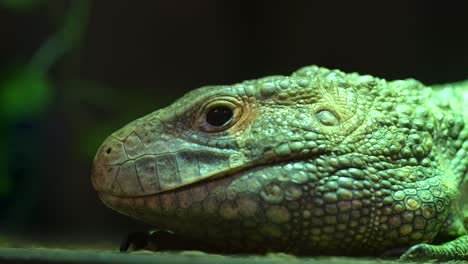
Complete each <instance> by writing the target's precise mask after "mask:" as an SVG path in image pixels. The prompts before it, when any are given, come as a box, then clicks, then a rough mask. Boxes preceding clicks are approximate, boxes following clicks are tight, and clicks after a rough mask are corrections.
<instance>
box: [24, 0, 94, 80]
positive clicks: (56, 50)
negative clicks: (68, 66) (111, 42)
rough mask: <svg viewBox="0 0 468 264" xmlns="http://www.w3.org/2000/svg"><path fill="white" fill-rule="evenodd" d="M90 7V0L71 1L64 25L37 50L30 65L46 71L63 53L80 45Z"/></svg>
mask: <svg viewBox="0 0 468 264" xmlns="http://www.w3.org/2000/svg"><path fill="white" fill-rule="evenodd" d="M89 9H90V1H89V0H74V1H71V6H70V8H69V12H68V15H67V16H66V19H65V22H64V26H63V27H62V29H60V30H59V31H58V32H57V33H56V34H55V35H53V36H51V37H50V38H49V39H48V40H47V41H46V42H45V43H44V44H43V45H42V46H41V47H40V48H39V49H38V50H37V52H36V53H35V55H34V56H33V58H32V59H31V62H30V65H31V66H32V67H34V68H36V69H37V70H39V71H42V72H43V73H46V72H47V71H49V69H50V68H51V67H52V65H53V64H54V63H55V62H56V61H57V60H58V59H59V58H60V57H61V56H62V55H63V54H65V53H66V52H67V51H69V50H71V49H73V48H75V47H76V46H77V45H79V44H80V42H81V39H82V37H83V34H84V31H85V28H86V26H87V21H88V16H89Z"/></svg>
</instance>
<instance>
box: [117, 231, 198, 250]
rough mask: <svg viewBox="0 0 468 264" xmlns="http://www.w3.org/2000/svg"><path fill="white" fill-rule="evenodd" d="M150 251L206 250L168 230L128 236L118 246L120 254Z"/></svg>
mask: <svg viewBox="0 0 468 264" xmlns="http://www.w3.org/2000/svg"><path fill="white" fill-rule="evenodd" d="M137 250H150V251H173V250H202V251H203V250H206V247H205V246H204V245H203V244H202V243H200V242H198V241H194V240H190V239H185V238H182V237H179V236H178V235H176V234H175V233H173V232H171V231H169V230H152V231H149V232H135V233H131V234H129V235H128V236H127V237H126V238H125V239H124V240H123V241H122V243H121V245H120V252H127V251H137Z"/></svg>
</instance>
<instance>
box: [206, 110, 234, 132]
mask: <svg viewBox="0 0 468 264" xmlns="http://www.w3.org/2000/svg"><path fill="white" fill-rule="evenodd" d="M232 115H233V113H232V110H231V109H230V108H228V107H226V106H218V107H213V108H211V109H210V110H209V111H208V113H206V122H208V124H210V125H212V126H216V127H219V126H223V125H225V124H226V123H228V122H229V121H231V118H232Z"/></svg>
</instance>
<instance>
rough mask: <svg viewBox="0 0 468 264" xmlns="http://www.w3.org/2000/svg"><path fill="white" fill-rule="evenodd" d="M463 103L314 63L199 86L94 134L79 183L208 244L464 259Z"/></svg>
mask: <svg viewBox="0 0 468 264" xmlns="http://www.w3.org/2000/svg"><path fill="white" fill-rule="evenodd" d="M467 101H468V83H467V82H465V83H459V84H451V85H443V86H438V87H433V88H431V87H426V86H424V85H422V84H421V83H419V82H417V81H415V80H412V79H408V80H399V81H392V82H387V81H385V80H383V79H378V78H374V77H372V76H368V75H366V76H361V75H358V74H355V73H353V74H345V73H343V72H341V71H338V70H328V69H325V68H320V67H317V66H309V67H304V68H302V69H299V70H298V71H297V72H295V73H293V74H292V75H291V76H270V77H265V78H261V79H258V80H250V81H245V82H243V83H240V84H235V85H231V86H209V87H202V88H199V89H197V90H194V91H192V92H190V93H188V94H186V95H185V96H184V97H182V98H181V99H179V100H178V101H176V102H175V103H174V104H172V105H170V106H169V107H167V108H164V109H161V110H158V111H156V112H154V113H151V114H149V115H147V116H145V117H143V118H140V119H138V120H136V121H134V122H132V123H130V124H128V125H127V126H125V127H124V128H122V129H120V130H119V131H117V132H115V133H114V134H112V135H111V136H110V137H109V138H108V139H106V141H105V142H104V143H103V145H102V146H101V148H100V149H99V151H98V153H97V154H96V157H95V161H94V168H93V174H92V182H93V185H94V187H95V189H96V190H97V191H98V193H99V196H100V198H101V199H102V201H103V202H104V203H105V204H106V205H108V206H109V207H111V208H113V209H115V210H117V211H119V212H121V213H123V214H126V215H129V216H131V217H134V218H136V219H140V220H143V221H145V222H147V223H150V224H152V225H154V226H156V227H157V228H160V229H169V230H172V231H174V232H175V233H176V234H178V235H180V236H182V237H185V238H187V239H190V240H193V241H203V243H205V244H208V245H209V246H210V247H212V248H214V249H217V250H219V251H222V252H230V253H262V252H268V251H282V252H288V253H292V254H298V255H318V254H321V255H323V254H328V255H378V254H382V253H385V252H392V251H394V250H398V249H402V248H403V249H405V248H406V249H408V248H410V247H411V246H413V247H411V248H410V249H409V250H408V251H407V252H406V253H405V254H404V255H403V257H404V258H439V259H443V258H454V259H464V258H465V259H466V258H467V255H468V253H467V252H468V245H467V243H466V241H467V231H466V227H467V226H466V225H467V218H468V215H467V211H468V209H467V207H468V203H467V196H468V191H467V188H468V187H467V185H468V184H467V181H468V180H467V177H466V174H467V171H468V169H467V167H468V156H467V152H468V126H466V125H465V124H466V122H467V120H468V109H467V105H466V103H464V102H467ZM463 212H465V213H463ZM456 238H458V239H456ZM454 239H456V240H454ZM452 240H453V241H452ZM431 242H435V243H439V244H440V243H444V242H448V243H447V244H442V245H439V246H434V245H432V246H431V245H427V243H431Z"/></svg>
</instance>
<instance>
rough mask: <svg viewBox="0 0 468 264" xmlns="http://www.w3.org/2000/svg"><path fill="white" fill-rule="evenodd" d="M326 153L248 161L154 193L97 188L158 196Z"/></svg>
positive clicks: (138, 196) (131, 196) (126, 197)
mask: <svg viewBox="0 0 468 264" xmlns="http://www.w3.org/2000/svg"><path fill="white" fill-rule="evenodd" d="M323 155H325V154H320V155H313V156H310V157H306V158H304V157H302V158H301V157H295V158H291V159H288V160H283V161H271V162H267V163H261V164H256V165H252V164H255V163H246V164H243V165H241V166H239V167H236V168H231V170H229V171H217V172H214V173H212V174H207V175H206V176H204V177H203V178H201V179H200V178H198V179H195V180H194V181H191V182H187V183H184V184H181V185H178V186H174V187H171V188H168V189H165V190H161V191H158V192H153V193H147V194H142V195H116V194H115V193H112V192H106V191H105V190H102V189H101V190H96V192H97V193H102V194H105V195H108V196H112V197H116V198H125V199H128V198H135V199H136V198H143V197H150V196H157V195H162V194H165V193H168V192H174V191H177V190H180V189H183V188H191V187H193V186H195V185H198V184H203V183H206V182H212V181H217V180H223V179H224V178H226V177H229V178H238V177H241V176H242V175H245V174H246V173H248V172H251V171H254V170H261V169H263V168H268V167H271V166H272V165H275V166H277V165H278V166H284V165H287V164H293V163H298V162H303V161H305V160H314V159H316V158H318V157H320V156H323Z"/></svg>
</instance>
